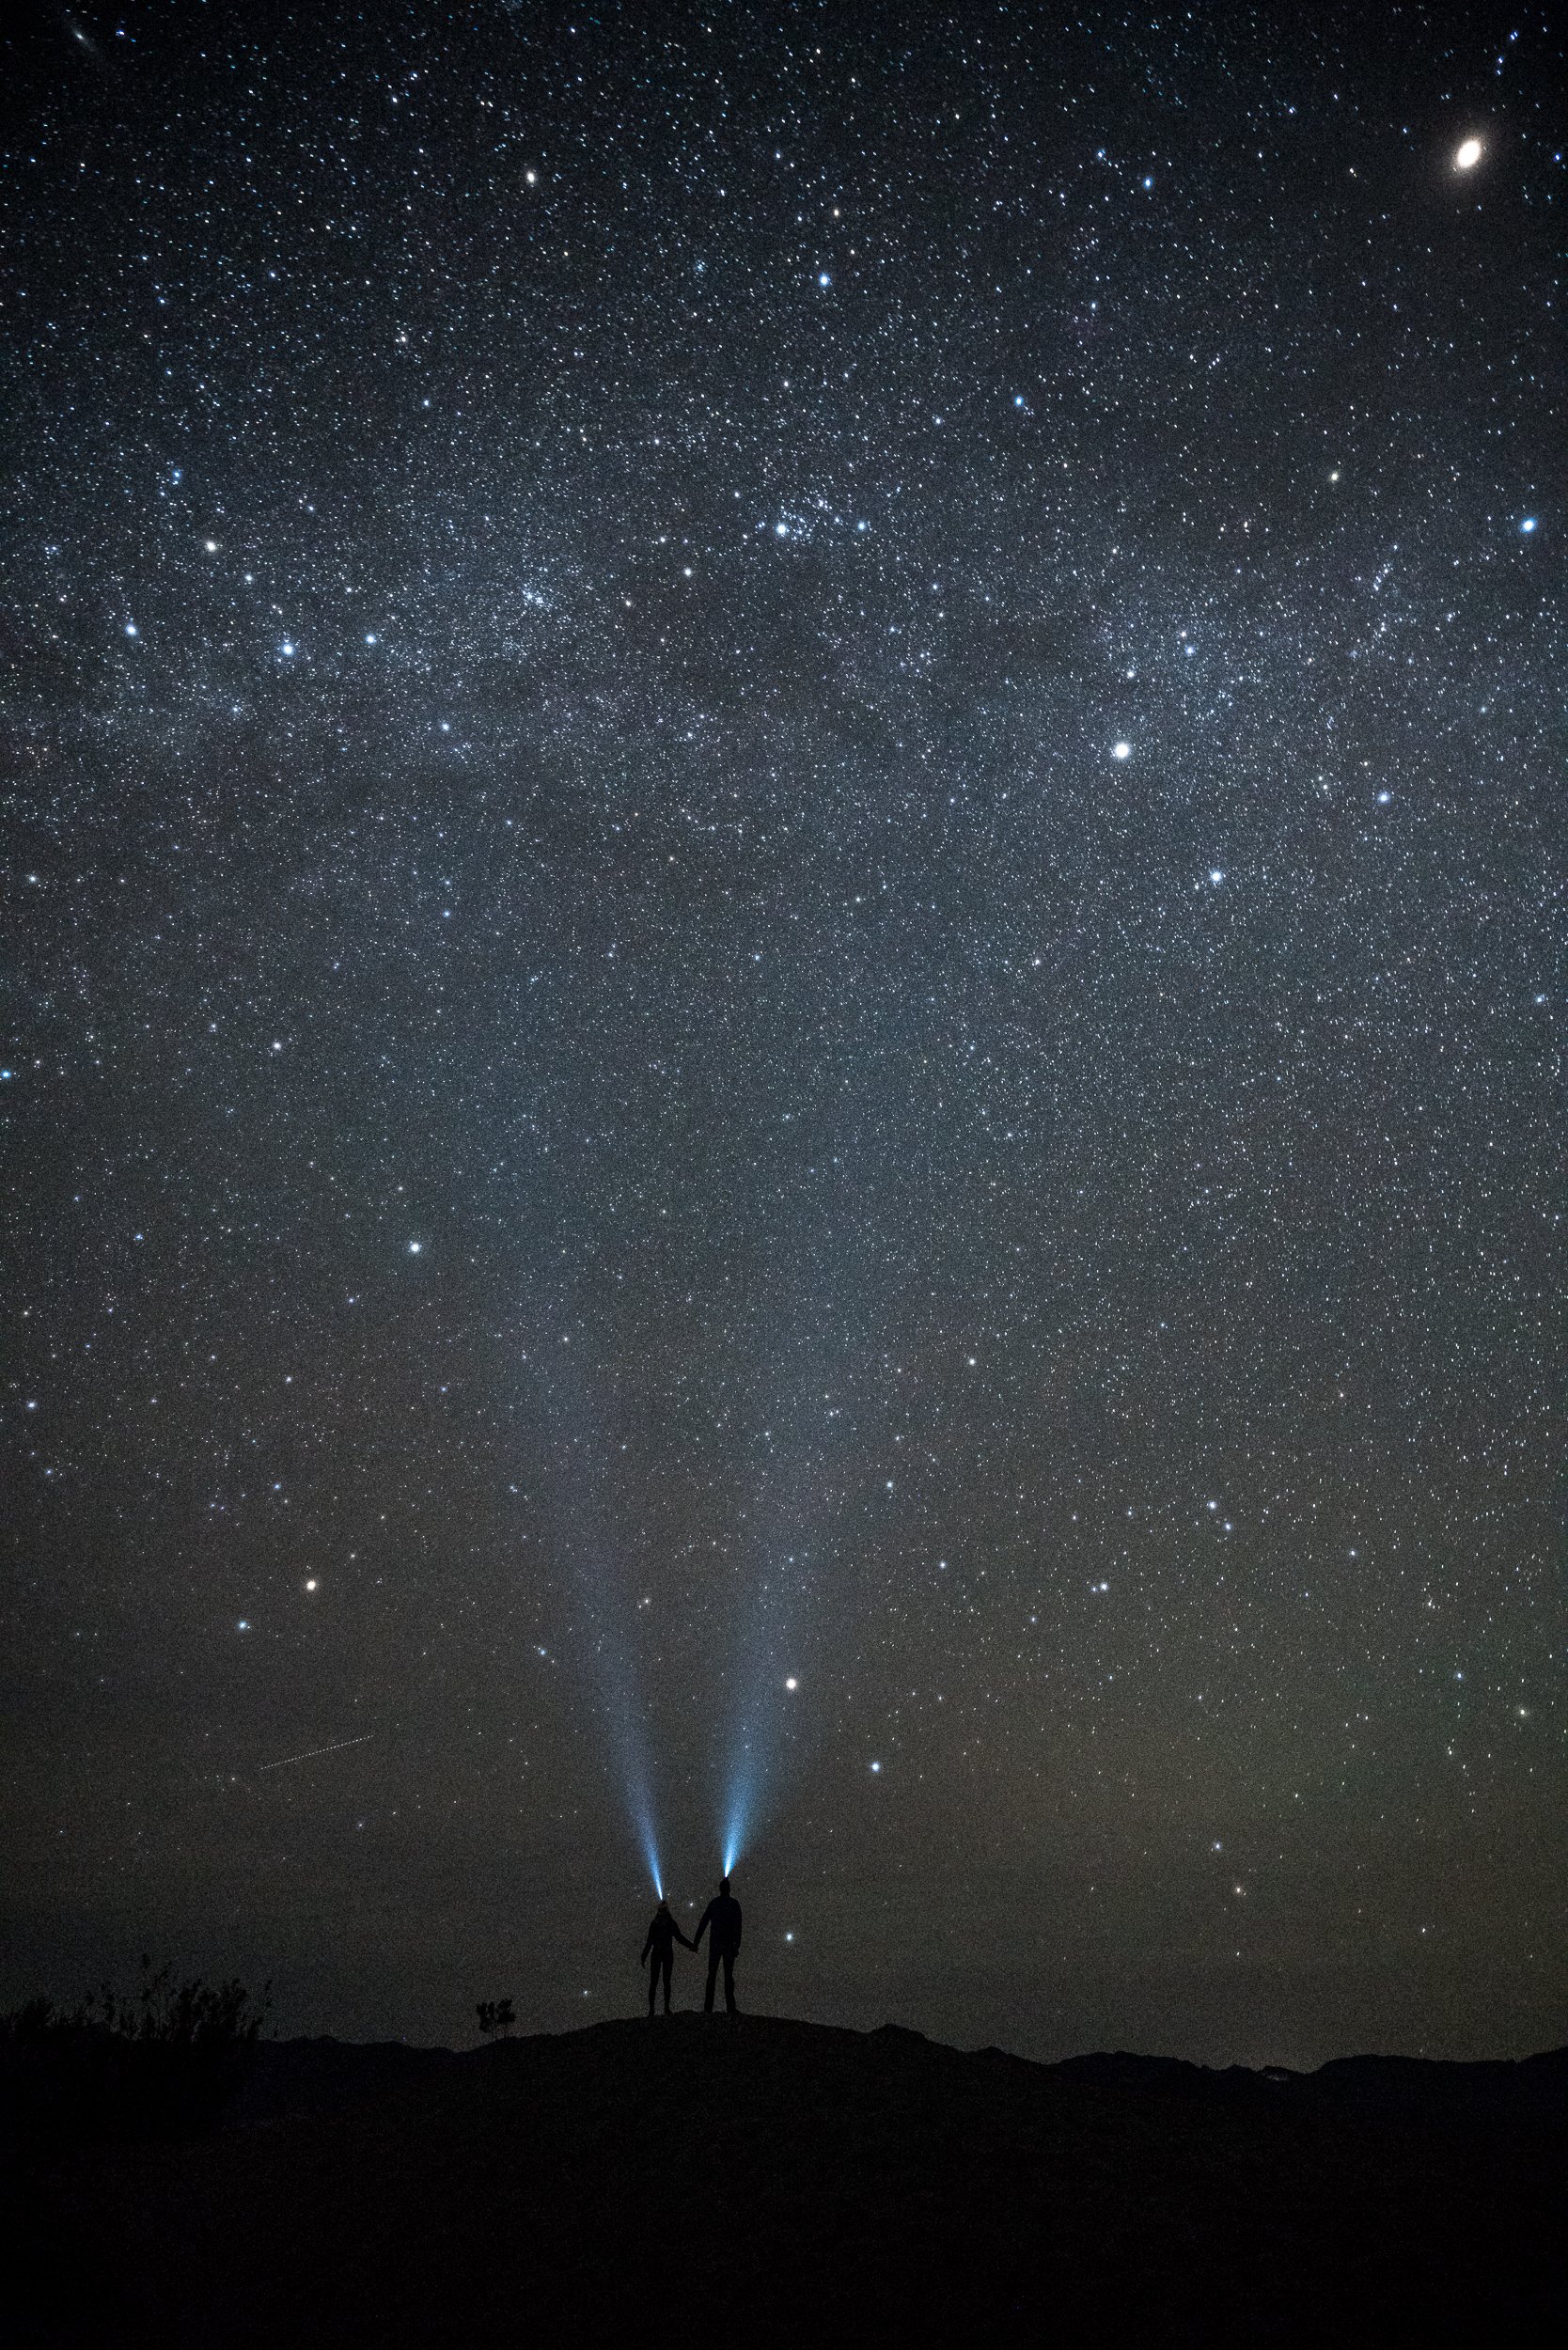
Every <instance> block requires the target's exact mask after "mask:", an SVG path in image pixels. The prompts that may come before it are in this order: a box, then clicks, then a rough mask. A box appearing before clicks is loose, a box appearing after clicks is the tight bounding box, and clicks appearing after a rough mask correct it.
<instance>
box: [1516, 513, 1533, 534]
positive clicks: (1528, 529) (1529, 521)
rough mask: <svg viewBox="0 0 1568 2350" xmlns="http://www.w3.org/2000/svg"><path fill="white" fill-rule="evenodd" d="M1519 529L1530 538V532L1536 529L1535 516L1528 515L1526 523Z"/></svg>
mask: <svg viewBox="0 0 1568 2350" xmlns="http://www.w3.org/2000/svg"><path fill="white" fill-rule="evenodd" d="M1519 527H1520V529H1521V530H1522V531H1523V532H1524V534H1525V536H1526V537H1527V538H1529V534H1530V532H1531V531H1532V530H1533V529H1534V528H1535V516H1534V515H1533V514H1527V515H1526V516H1525V519H1524V521H1523V522H1522V523H1521V524H1520V525H1519Z"/></svg>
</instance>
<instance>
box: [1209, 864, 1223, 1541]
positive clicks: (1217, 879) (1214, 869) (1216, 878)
mask: <svg viewBox="0 0 1568 2350" xmlns="http://www.w3.org/2000/svg"><path fill="white" fill-rule="evenodd" d="M1209 879H1210V881H1211V882H1212V883H1213V885H1214V886H1215V889H1217V888H1218V887H1219V885H1220V883H1221V882H1222V881H1223V880H1224V879H1225V875H1224V872H1223V871H1222V870H1221V869H1220V867H1219V866H1217V865H1211V866H1210V868H1209ZM1211 1506H1212V1505H1211Z"/></svg>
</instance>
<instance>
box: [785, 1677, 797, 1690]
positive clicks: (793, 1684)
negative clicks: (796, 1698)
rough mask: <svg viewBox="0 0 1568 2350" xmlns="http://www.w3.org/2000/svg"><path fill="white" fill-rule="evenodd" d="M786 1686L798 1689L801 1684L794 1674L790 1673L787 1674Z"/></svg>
mask: <svg viewBox="0 0 1568 2350" xmlns="http://www.w3.org/2000/svg"><path fill="white" fill-rule="evenodd" d="M784 1686H785V1687H786V1689H798V1688H799V1686H800V1684H799V1682H798V1681H797V1680H796V1679H795V1677H794V1674H793V1673H790V1674H788V1675H787V1676H786V1679H785V1683H784Z"/></svg>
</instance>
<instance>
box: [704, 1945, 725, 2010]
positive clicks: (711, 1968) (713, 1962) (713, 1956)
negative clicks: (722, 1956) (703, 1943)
mask: <svg viewBox="0 0 1568 2350" xmlns="http://www.w3.org/2000/svg"><path fill="white" fill-rule="evenodd" d="M728 1963H729V1962H728V1961H726V1964H727V1965H728ZM718 1970H719V1954H718V1952H717V1951H715V1950H714V1948H713V1944H712V1943H711V1942H710V1943H709V1945H708V1988H707V1990H706V1991H705V1992H704V1993H703V1996H702V2013H703V2014H704V2015H712V2013H713V1985H714V1983H715V1982H717V1981H718Z"/></svg>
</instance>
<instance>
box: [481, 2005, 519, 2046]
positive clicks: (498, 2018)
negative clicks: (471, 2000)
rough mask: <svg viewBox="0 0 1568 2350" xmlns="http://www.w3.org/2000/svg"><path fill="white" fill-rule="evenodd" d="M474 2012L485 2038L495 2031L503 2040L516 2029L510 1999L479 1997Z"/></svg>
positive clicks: (488, 2037) (492, 2034) (491, 2036)
mask: <svg viewBox="0 0 1568 2350" xmlns="http://www.w3.org/2000/svg"><path fill="white" fill-rule="evenodd" d="M474 2013H475V2014H476V2015H477V2016H478V2019H479V2029H480V2030H481V2031H482V2032H483V2034H484V2036H485V2038H486V2039H487V2040H489V2039H491V2038H493V2037H494V2035H495V2034H496V2033H499V2035H500V2037H501V2038H502V2039H503V2040H505V2039H506V2037H507V2035H508V2033H509V2032H511V2031H515V2030H516V2029H517V2018H516V2016H515V2015H514V2014H513V2013H512V2009H511V2001H510V1999H481V2000H480V2001H479V2003H478V2007H477V2008H476V2009H475V2011H474Z"/></svg>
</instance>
